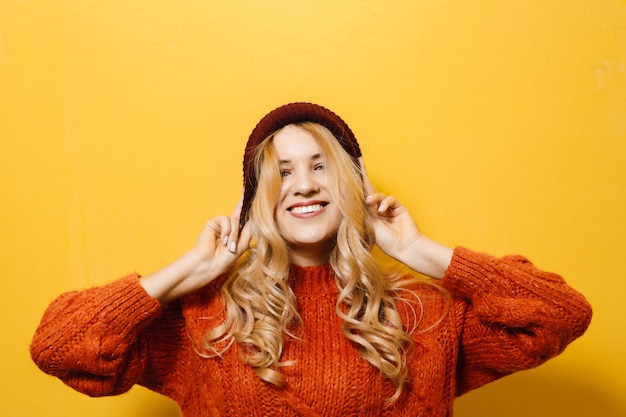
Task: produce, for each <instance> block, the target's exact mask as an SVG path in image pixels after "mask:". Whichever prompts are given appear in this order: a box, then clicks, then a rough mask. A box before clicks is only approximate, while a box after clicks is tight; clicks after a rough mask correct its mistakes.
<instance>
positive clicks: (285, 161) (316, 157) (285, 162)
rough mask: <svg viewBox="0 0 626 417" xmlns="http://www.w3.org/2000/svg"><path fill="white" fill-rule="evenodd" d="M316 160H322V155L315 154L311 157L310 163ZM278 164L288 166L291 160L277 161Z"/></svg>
mask: <svg viewBox="0 0 626 417" xmlns="http://www.w3.org/2000/svg"><path fill="white" fill-rule="evenodd" d="M318 159H322V154H319V153H316V154H315V155H313V156H311V161H317V160H318ZM278 163H279V164H280V165H285V164H289V163H291V159H281V160H279V161H278Z"/></svg>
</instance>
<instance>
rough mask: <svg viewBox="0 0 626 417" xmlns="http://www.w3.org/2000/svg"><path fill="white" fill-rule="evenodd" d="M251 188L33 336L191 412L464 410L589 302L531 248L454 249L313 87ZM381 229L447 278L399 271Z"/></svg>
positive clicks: (408, 258) (282, 125)
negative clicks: (387, 260) (503, 253)
mask: <svg viewBox="0 0 626 417" xmlns="http://www.w3.org/2000/svg"><path fill="white" fill-rule="evenodd" d="M243 168H244V195H243V198H242V201H240V203H239V205H238V207H237V208H236V209H235V211H234V212H233V215H232V216H230V217H228V216H222V217H217V218H215V219H212V220H210V221H209V222H208V223H207V224H206V225H205V227H204V229H203V230H202V232H201V234H200V236H199V238H198V240H197V242H196V244H195V246H194V248H193V249H192V250H191V251H190V252H188V253H187V254H185V255H183V256H182V257H181V258H179V259H178V260H176V261H175V262H173V263H172V264H171V265H169V266H167V267H165V268H163V269H162V270H160V271H158V272H156V273H154V274H152V275H148V276H145V277H141V278H140V277H138V276H129V277H125V278H123V279H121V280H118V281H115V282H113V283H111V284H108V285H106V286H104V287H100V288H93V289H88V290H85V291H80V292H71V293H68V294H64V295H62V296H60V297H59V298H58V299H57V300H55V301H54V302H53V303H52V304H51V306H50V307H49V308H48V310H47V311H46V313H45V315H44V317H43V319H42V322H41V324H40V326H39V328H38V330H37V332H36V334H35V337H34V339H33V342H32V345H31V355H32V357H33V360H34V361H35V362H36V363H37V365H38V366H39V367H40V368H41V369H42V370H43V371H45V372H47V373H50V374H52V375H55V376H57V377H59V378H60V379H62V380H63V381H64V382H65V383H66V384H68V385H70V386H71V387H73V388H75V389H77V390H79V391H81V392H84V393H86V394H89V395H92V396H100V395H115V394H119V393H122V392H125V391H127V390H128V389H130V387H132V386H133V385H134V384H137V383H138V384H141V385H144V386H146V387H148V388H149V389H152V390H155V391H157V392H160V393H163V394H165V395H167V396H169V397H171V398H173V399H174V400H175V401H176V402H177V403H178V404H179V406H180V408H181V411H182V413H183V415H184V416H187V417H190V416H206V415H246V416H247V415H259V416H274V415H275V416H296V415H306V416H319V415H328V416H349V415H354V416H357V415H367V414H371V415H384V416H399V415H402V416H404V415H415V416H417V415H420V416H448V415H451V414H452V407H453V400H454V397H455V396H457V395H461V394H463V393H465V392H467V391H469V390H471V389H474V388H477V387H479V386H481V385H483V384H485V383H488V382H490V381H493V380H495V379H498V378H500V377H502V376H505V375H507V374H510V373H512V372H515V371H517V370H521V369H528V368H531V367H534V366H536V365H539V364H541V363H543V362H544V361H546V360H547V359H549V358H551V357H554V356H556V355H557V354H559V353H560V352H562V351H563V349H564V348H565V347H566V346H567V344H569V343H570V342H572V341H573V340H574V339H576V338H577V337H579V336H580V335H582V334H583V333H584V331H585V330H586V328H587V326H588V324H589V321H590V319H591V308H590V306H589V304H588V303H587V301H586V300H585V299H584V297H583V296H581V295H580V294H578V293H577V292H575V291H574V290H573V289H571V288H570V287H568V286H567V285H566V283H565V282H564V281H563V279H562V278H561V277H559V276H558V275H555V274H552V273H548V272H543V271H541V270H539V269H537V268H535V267H534V266H533V265H532V264H531V263H530V262H529V261H528V260H527V259H525V258H523V257H520V256H509V257H505V258H502V259H496V258H493V257H490V256H488V255H484V254H479V253H475V252H473V251H470V250H468V249H464V248H456V249H454V250H452V249H450V248H447V247H445V246H443V245H440V244H439V243H436V242H434V241H432V240H430V239H428V238H427V237H426V236H423V235H422V234H421V233H420V231H419V229H418V228H417V226H416V225H415V223H414V221H413V220H412V218H411V216H410V214H409V213H408V211H407V209H406V208H405V207H403V206H402V205H401V204H400V203H399V202H397V201H396V200H395V199H394V198H392V197H389V196H384V195H381V194H377V193H375V192H374V191H373V190H372V188H371V186H370V184H369V181H368V179H367V176H366V173H365V170H364V167H363V163H362V160H361V152H360V149H359V146H358V143H357V141H356V139H355V137H354V134H353V133H352V131H351V130H350V128H349V127H348V126H347V125H346V124H345V122H344V121H343V120H342V119H341V118H339V117H338V116H337V115H335V114H334V113H332V112H331V111H329V110H328V109H325V108H323V107H321V106H317V105H314V104H310V103H291V104H288V105H285V106H282V107H279V108H278V109H275V110H273V111H272V112H270V113H269V114H268V115H266V116H265V117H264V118H263V119H262V120H261V121H260V122H259V124H258V125H257V126H256V127H255V129H254V130H253V132H252V134H251V136H250V138H249V140H248V145H247V147H246V152H245V156H244V166H243ZM374 243H376V244H377V245H378V246H379V247H380V248H381V249H382V250H383V251H384V252H386V253H387V254H388V255H390V256H391V257H393V258H395V259H396V260H398V261H399V262H401V263H403V264H405V265H407V266H408V267H410V268H412V269H413V270H415V271H417V272H419V273H421V274H424V275H427V276H429V277H431V278H433V279H436V280H439V281H438V283H437V285H433V284H432V283H429V282H425V281H418V280H416V279H414V278H411V277H395V276H389V275H385V274H384V273H383V272H381V270H380V268H379V266H378V265H377V263H376V262H375V260H374V259H373V257H372V255H371V252H370V251H371V248H372V246H373V245H374Z"/></svg>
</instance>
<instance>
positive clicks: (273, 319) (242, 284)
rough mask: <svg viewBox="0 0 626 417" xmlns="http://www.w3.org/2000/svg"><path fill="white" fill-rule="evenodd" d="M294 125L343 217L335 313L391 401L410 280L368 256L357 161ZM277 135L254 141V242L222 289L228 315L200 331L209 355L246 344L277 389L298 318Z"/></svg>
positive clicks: (399, 373)
mask: <svg viewBox="0 0 626 417" xmlns="http://www.w3.org/2000/svg"><path fill="white" fill-rule="evenodd" d="M297 125H298V126H299V127H301V128H302V129H304V130H306V131H307V132H309V133H310V134H311V135H313V137H314V138H315V139H316V140H317V142H318V143H319V145H320V146H321V148H322V149H323V151H324V153H325V154H326V165H327V169H328V171H329V174H330V175H329V180H330V183H331V185H330V190H329V191H330V193H331V195H332V197H333V199H334V200H335V202H336V204H337V205H338V207H339V209H340V211H341V214H342V220H341V223H340V225H339V229H338V231H337V236H336V245H335V246H334V248H333V249H332V252H331V254H330V265H331V267H332V269H333V271H334V274H335V277H336V281H337V287H338V289H339V297H338V299H337V304H336V312H337V315H338V316H339V317H340V318H341V319H342V320H343V328H342V330H343V334H344V336H345V337H346V338H348V339H349V340H351V341H352V342H354V343H356V344H357V345H358V346H359V347H360V354H361V356H362V357H363V358H364V359H365V360H366V361H368V362H369V363H370V364H372V365H373V366H375V367H376V368H377V369H378V370H379V371H380V373H381V374H382V375H383V376H384V377H386V378H388V379H389V380H390V381H392V382H393V384H394V386H395V387H396V390H395V393H394V395H393V396H392V397H391V398H389V399H388V400H387V401H388V402H389V403H392V402H394V401H396V400H397V399H398V398H399V397H400V395H401V394H402V391H403V389H404V387H405V384H406V382H407V380H408V371H407V366H406V349H407V348H408V347H409V346H411V344H412V339H411V337H410V335H409V334H408V333H407V331H406V330H404V327H403V322H402V319H401V317H400V315H399V313H398V310H397V308H396V300H397V299H398V298H399V297H398V296H397V291H399V290H401V289H402V288H404V287H405V286H406V284H407V282H408V281H406V280H405V281H400V280H396V279H391V278H390V277H389V276H388V275H385V274H383V272H382V271H381V270H380V267H379V265H378V262H377V261H376V260H375V259H374V257H373V255H372V253H371V249H372V247H373V245H374V231H373V228H372V225H371V223H370V221H369V214H368V208H367V205H366V204H365V195H364V189H363V180H362V178H361V174H360V170H359V167H358V166H357V165H356V163H355V161H354V160H353V159H352V158H351V157H350V156H349V155H348V154H347V153H346V152H345V151H344V150H343V148H342V147H341V145H340V144H339V143H338V141H337V140H336V139H335V137H334V136H333V135H332V133H331V132H330V131H328V130H327V129H326V128H324V127H323V126H321V125H319V124H316V123H311V122H304V123H299V124H297ZM276 133H277V132H274V133H273V134H271V135H270V136H269V137H268V138H267V139H266V140H264V141H263V142H262V143H261V144H260V145H259V146H258V148H257V150H256V155H255V160H254V162H255V169H256V175H257V178H258V179H259V180H258V181H259V182H258V187H257V192H256V195H255V197H254V199H253V201H252V205H251V209H250V220H251V221H252V223H253V225H254V236H255V240H254V244H253V245H252V247H251V248H250V250H249V251H248V252H247V253H246V254H245V255H244V256H243V257H242V258H241V259H240V260H239V261H238V263H237V264H236V265H235V267H234V268H233V271H232V273H231V274H230V276H229V277H228V279H227V280H226V282H225V283H224V285H223V287H222V294H223V297H224V300H225V303H226V311H227V313H226V319H225V320H224V322H223V323H222V324H221V325H219V326H218V327H216V328H214V329H212V330H211V331H209V332H208V333H207V334H206V335H205V337H204V338H203V341H202V346H203V347H204V348H205V349H207V350H208V351H209V355H220V354H221V353H223V352H224V351H225V350H226V349H228V348H229V347H230V345H232V343H234V342H237V343H239V344H240V345H241V346H243V347H244V348H245V354H244V355H243V357H242V358H241V360H242V361H243V362H244V363H246V364H248V365H250V366H252V367H254V369H255V371H256V373H257V375H258V376H259V377H260V378H261V379H263V380H265V381H267V382H269V383H272V384H274V385H277V386H282V385H283V384H284V382H285V378H284V376H283V375H282V374H281V373H280V371H279V368H280V367H282V366H288V365H291V364H292V363H284V362H281V361H280V358H281V354H282V351H283V346H284V338H285V335H287V336H289V337H294V338H297V336H296V335H295V332H294V331H295V329H296V326H297V324H298V323H299V315H298V312H297V307H296V297H295V295H294V293H293V292H292V290H291V288H290V286H289V283H288V277H289V267H290V263H289V251H288V244H287V243H286V242H285V240H284V239H283V238H282V236H281V234H280V232H279V229H278V226H277V224H276V221H275V217H274V211H275V206H276V202H277V201H278V196H279V192H280V182H281V180H280V167H279V162H278V157H277V155H276V151H275V150H274V147H273V138H274V136H275V135H276ZM340 179H341V180H340ZM340 181H341V190H340V188H339V187H340V184H339V182H340Z"/></svg>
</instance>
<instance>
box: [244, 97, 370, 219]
mask: <svg viewBox="0 0 626 417" xmlns="http://www.w3.org/2000/svg"><path fill="white" fill-rule="evenodd" d="M302 122H314V123H318V124H320V125H322V126H324V127H325V128H326V129H328V130H329V131H330V132H331V133H332V134H333V136H334V137H335V138H336V139H337V141H339V143H340V144H341V146H342V147H343V149H344V150H345V151H346V152H347V153H348V155H350V156H351V157H352V158H353V159H354V161H355V163H357V165H358V162H357V158H359V157H360V156H361V149H360V148H359V144H358V143H357V141H356V138H355V137H354V134H353V133H352V130H350V128H349V127H348V125H347V124H346V122H344V121H343V120H342V119H341V118H340V117H339V116H337V115H336V114H335V113H333V112H332V111H330V110H328V109H326V108H324V107H322V106H318V105H317V104H312V103H290V104H285V105H284V106H281V107H278V108H276V109H274V110H272V111H271V112H269V113H268V114H267V115H266V116H265V117H263V118H262V119H261V121H260V122H259V123H258V124H257V125H256V127H255V128H254V130H253V131H252V133H251V134H250V138H249V139H248V143H247V145H246V151H245V153H244V156H243V185H244V194H243V206H242V209H241V225H244V224H245V223H246V221H247V220H248V215H249V211H250V205H251V204H252V199H253V198H254V194H255V192H256V188H257V184H258V178H257V177H256V175H255V172H254V153H255V151H256V148H257V146H258V145H259V144H260V143H261V142H263V141H264V140H265V139H266V138H267V137H268V136H269V135H271V134H272V133H274V132H276V131H277V130H279V129H281V128H283V127H284V126H287V125H289V124H292V123H302Z"/></svg>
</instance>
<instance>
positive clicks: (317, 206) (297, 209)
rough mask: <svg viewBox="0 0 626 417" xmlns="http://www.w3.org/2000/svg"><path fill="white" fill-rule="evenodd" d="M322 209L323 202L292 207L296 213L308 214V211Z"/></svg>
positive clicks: (292, 210)
mask: <svg viewBox="0 0 626 417" xmlns="http://www.w3.org/2000/svg"><path fill="white" fill-rule="evenodd" d="M321 209H322V205H321V204H312V205H310V206H299V207H294V208H292V209H291V212H292V213H296V214H307V213H313V212H314V211H318V210H321Z"/></svg>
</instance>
